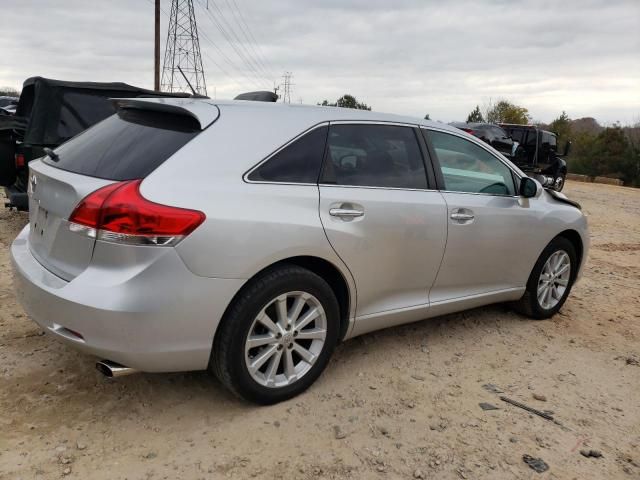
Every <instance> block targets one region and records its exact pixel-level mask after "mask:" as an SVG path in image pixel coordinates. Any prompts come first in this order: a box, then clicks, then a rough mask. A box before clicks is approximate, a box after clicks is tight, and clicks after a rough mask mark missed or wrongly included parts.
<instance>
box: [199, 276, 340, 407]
mask: <svg viewBox="0 0 640 480" xmlns="http://www.w3.org/2000/svg"><path fill="white" fill-rule="evenodd" d="M291 291H303V292H307V293H310V294H311V295H313V296H314V297H315V298H316V299H317V300H318V301H319V302H320V304H321V305H322V308H323V309H324V312H325V314H326V331H327V333H326V338H325V342H324V345H323V347H322V351H321V352H320V353H319V356H318V357H317V359H316V360H315V362H314V363H313V365H312V366H311V368H310V370H309V371H307V373H305V374H304V375H303V376H302V377H301V378H300V379H298V380H296V381H294V382H293V383H291V384H289V385H286V386H283V387H277V388H276V387H267V386H264V385H261V384H260V383H258V382H257V381H256V380H255V379H253V378H252V377H251V374H250V373H249V370H248V368H247V365H246V362H245V341H246V338H247V335H249V333H250V329H251V326H252V324H253V321H254V319H255V318H256V316H257V315H258V314H259V313H260V311H261V310H262V309H263V308H264V307H265V306H266V305H267V304H268V303H269V302H271V301H272V300H273V299H275V298H276V297H278V296H279V295H281V294H283V293H286V292H291ZM339 323H340V309H339V306H338V301H337V299H336V296H335V294H334V293H333V290H332V289H331V287H330V286H329V285H328V284H327V282H326V281H325V280H324V279H323V278H322V277H320V276H318V275H316V274H315V273H313V272H311V271H309V270H307V269H304V268H301V267H298V266H296V265H288V264H285V265H280V266H277V267H274V268H272V269H269V270H266V271H265V272H263V273H262V274H260V275H258V276H257V277H255V278H253V279H252V280H250V281H249V282H248V283H247V285H245V286H244V287H243V289H242V290H241V291H240V292H239V293H238V294H237V295H236V298H235V299H234V300H233V303H232V304H231V305H230V306H229V308H228V309H227V312H226V313H225V315H224V317H223V319H222V321H221V323H220V326H219V327H218V331H217V333H216V336H215V339H214V342H213V349H212V351H211V358H210V362H209V369H210V370H211V371H213V373H215V375H216V376H217V377H218V379H220V381H221V382H222V383H223V384H224V385H225V386H226V387H227V388H228V389H229V390H231V391H232V392H233V393H234V394H236V395H237V396H239V397H240V398H243V399H245V400H248V401H251V402H255V403H258V404H263V405H270V404H274V403H278V402H281V401H283V400H287V399H289V398H292V397H294V396H296V395H298V394H300V393H302V392H303V391H304V390H306V389H307V388H309V386H311V384H312V383H313V382H314V381H315V380H316V379H317V378H318V377H319V376H320V374H321V373H322V371H323V370H324V369H325V367H326V366H327V363H328V362H329V359H330V357H331V354H332V353H333V350H334V348H335V346H336V343H337V340H338V331H339Z"/></svg>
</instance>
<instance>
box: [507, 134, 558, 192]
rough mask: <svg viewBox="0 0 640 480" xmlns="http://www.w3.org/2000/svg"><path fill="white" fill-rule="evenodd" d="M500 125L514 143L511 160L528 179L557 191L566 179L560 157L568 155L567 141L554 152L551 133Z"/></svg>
mask: <svg viewBox="0 0 640 480" xmlns="http://www.w3.org/2000/svg"><path fill="white" fill-rule="evenodd" d="M500 126H501V127H502V128H503V129H504V130H505V131H506V132H507V133H508V134H509V136H510V137H511V138H512V139H513V141H515V142H518V148H517V149H516V151H515V155H514V156H512V157H511V161H513V162H514V163H515V164H516V165H517V166H518V168H520V169H521V170H522V171H524V172H526V173H527V174H528V175H529V176H536V177H537V178H538V179H539V180H541V182H542V183H543V185H545V186H546V187H551V188H553V189H554V190H556V191H558V192H559V191H561V190H562V188H563V187H564V183H565V179H566V177H567V162H566V161H565V160H564V158H563V157H566V156H567V155H568V154H569V150H570V148H571V142H567V143H566V145H565V146H564V149H563V152H562V153H558V139H557V137H556V134H555V133H553V132H549V131H547V130H542V129H541V128H538V127H537V126H535V125H517V124H510V123H501V124H500Z"/></svg>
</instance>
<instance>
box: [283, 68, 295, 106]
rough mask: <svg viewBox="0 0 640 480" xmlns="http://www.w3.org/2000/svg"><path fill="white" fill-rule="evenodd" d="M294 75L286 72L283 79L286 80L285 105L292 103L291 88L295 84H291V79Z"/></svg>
mask: <svg viewBox="0 0 640 480" xmlns="http://www.w3.org/2000/svg"><path fill="white" fill-rule="evenodd" d="M292 77H293V74H292V73H291V72H284V75H282V78H284V85H283V86H284V93H283V94H282V101H283V102H284V103H291V87H292V86H293V84H292V83H291V78H292Z"/></svg>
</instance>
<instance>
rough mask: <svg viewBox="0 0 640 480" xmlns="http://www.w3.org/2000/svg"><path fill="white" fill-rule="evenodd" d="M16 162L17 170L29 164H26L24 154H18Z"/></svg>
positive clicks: (15, 158)
mask: <svg viewBox="0 0 640 480" xmlns="http://www.w3.org/2000/svg"><path fill="white" fill-rule="evenodd" d="M9 158H11V157H9ZM14 160H15V164H16V168H22V167H24V166H25V165H26V163H27V162H25V159H24V153H16V154H15V156H14Z"/></svg>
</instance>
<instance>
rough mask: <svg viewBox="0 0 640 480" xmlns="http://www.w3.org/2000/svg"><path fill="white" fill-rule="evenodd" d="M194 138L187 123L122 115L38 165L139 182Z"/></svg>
mask: <svg viewBox="0 0 640 480" xmlns="http://www.w3.org/2000/svg"><path fill="white" fill-rule="evenodd" d="M198 132H200V125H199V124H198V122H197V121H196V120H195V119H194V118H191V117H188V116H186V115H176V114H171V113H165V112H157V111H149V110H138V109H123V110H119V111H118V112H117V113H116V114H115V115H112V116H110V117H109V118H107V119H105V120H103V121H102V122H100V123H98V124H96V125H94V126H93V127H91V128H90V129H88V130H86V131H84V132H82V133H81V134H80V135H78V136H77V137H74V138H73V139H71V140H69V141H68V142H66V143H64V144H62V145H61V146H60V147H58V148H56V150H55V151H56V153H57V154H58V157H59V161H57V162H54V161H53V160H52V159H51V158H49V157H44V162H45V163H47V164H49V165H51V166H54V167H57V168H61V169H62V170H67V171H69V172H73V173H79V174H81V175H88V176H91V177H96V178H103V179H106V180H118V181H120V180H134V179H138V178H144V177H146V176H147V175H149V173H151V172H152V171H153V170H155V169H156V168H158V167H159V166H160V165H161V164H162V163H163V162H164V161H165V160H166V159H167V158H169V157H170V156H171V155H173V154H174V153H175V152H176V151H178V150H179V149H180V148H181V147H183V146H184V145H185V144H187V143H188V142H189V141H190V140H191V139H192V138H193V137H195V136H196V135H197V134H198Z"/></svg>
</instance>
